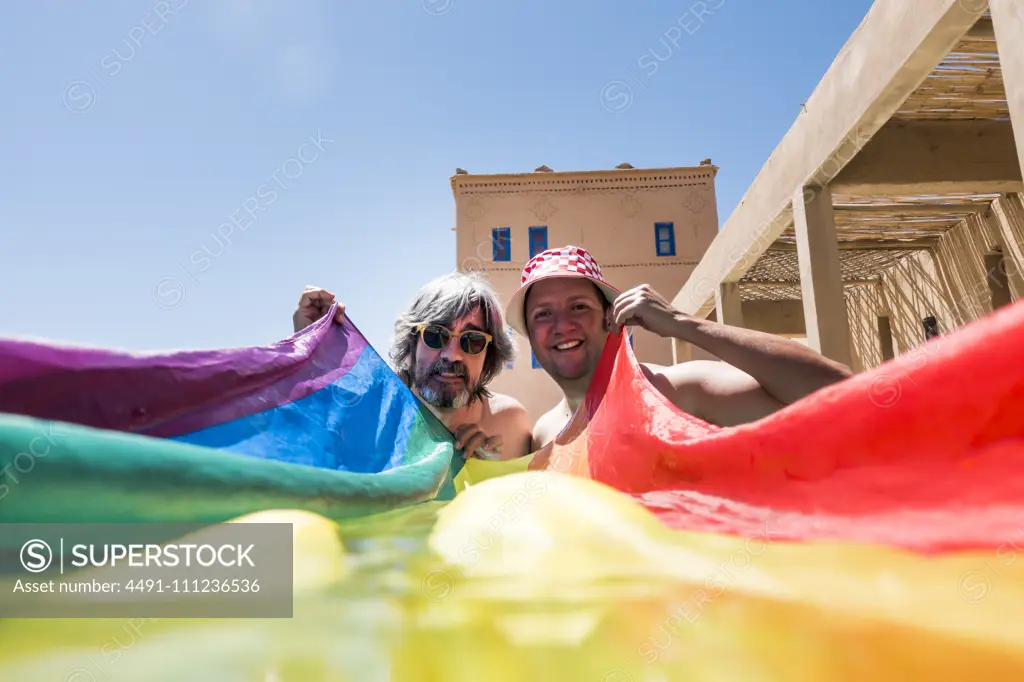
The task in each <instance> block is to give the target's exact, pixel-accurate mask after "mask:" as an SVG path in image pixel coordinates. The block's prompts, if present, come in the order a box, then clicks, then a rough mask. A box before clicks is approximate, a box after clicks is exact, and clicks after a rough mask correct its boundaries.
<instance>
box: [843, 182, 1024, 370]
mask: <svg viewBox="0 0 1024 682" xmlns="http://www.w3.org/2000/svg"><path fill="white" fill-rule="evenodd" d="M1022 248H1024V202H1022V197H1021V195H1020V194H1011V195H1007V196H1006V197H1004V198H1002V199H999V200H997V201H996V202H995V203H994V204H993V208H992V210H990V211H988V212H987V213H986V214H984V215H974V216H970V217H969V218H967V219H965V220H963V221H961V222H960V223H959V224H958V225H957V226H956V227H954V228H952V229H950V230H949V231H948V232H946V233H945V234H944V235H943V236H942V237H941V238H940V239H939V243H938V246H937V247H936V248H935V249H934V250H933V251H920V252H918V253H915V254H913V255H911V256H909V257H907V258H905V259H903V260H902V261H901V262H899V263H898V264H896V265H894V266H892V267H890V268H887V269H886V270H885V271H883V272H882V277H881V279H882V284H881V285H880V286H858V287H851V288H849V289H847V297H846V301H847V310H848V312H849V316H850V330H851V336H852V341H853V349H854V356H855V357H854V363H855V365H857V366H856V367H855V369H858V370H862V369H869V368H872V367H876V366H877V365H879V364H881V363H882V361H883V356H882V341H881V340H880V337H879V322H878V318H879V317H880V316H886V317H888V318H889V326H890V328H891V334H892V348H893V351H894V354H895V355H899V354H900V353H905V352H906V351H908V350H910V349H911V348H914V347H915V346H917V345H919V344H921V343H923V342H924V341H925V340H926V339H925V329H924V324H923V322H922V320H923V319H924V318H926V317H929V316H933V317H935V319H936V323H937V326H938V330H939V333H946V332H949V331H952V330H954V329H956V328H958V327H961V326H963V325H964V324H966V323H968V322H971V321H973V320H977V319H978V318H980V317H982V316H984V315H986V314H988V313H990V312H992V310H993V291H992V287H991V286H990V283H994V284H995V285H996V288H997V289H998V287H999V286H1000V282H1001V280H1002V279H1003V277H1005V279H1006V284H1007V289H1008V295H1007V296H1006V298H1005V299H1004V301H1005V300H1007V299H1008V300H1009V301H1016V300H1019V299H1020V298H1021V297H1022V296H1024V276H1022V273H1024V259H1022V258H1021V256H1020V254H1021V251H1022ZM999 251H1001V252H1002V254H1003V259H1002V261H1001V266H1000V264H999V261H998V260H997V259H992V258H991V256H992V254H995V253H997V252H999ZM986 256H989V259H988V260H987V261H986ZM996 297H997V298H996V301H997V302H998V301H999V299H998V294H996Z"/></svg>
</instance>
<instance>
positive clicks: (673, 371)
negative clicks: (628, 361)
mask: <svg viewBox="0 0 1024 682" xmlns="http://www.w3.org/2000/svg"><path fill="white" fill-rule="evenodd" d="M640 367H641V369H643V371H644V374H645V375H646V376H647V379H648V380H650V381H651V382H652V383H654V384H655V385H658V384H666V383H667V384H668V385H671V386H672V387H673V388H676V389H685V388H686V387H688V386H692V387H699V388H702V389H707V390H713V389H714V387H715V386H721V385H723V384H729V383H732V382H739V383H742V384H749V383H750V382H751V381H753V377H751V376H750V375H749V374H747V373H746V372H744V371H742V370H740V369H737V368H736V367H733V366H732V365H730V364H728V363H726V362H721V361H717V360H690V361H687V362H681V363H679V364H678V365H671V366H664V365H654V364H650V363H642V364H641V365H640Z"/></svg>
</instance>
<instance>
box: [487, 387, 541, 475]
mask: <svg viewBox="0 0 1024 682" xmlns="http://www.w3.org/2000/svg"><path fill="white" fill-rule="evenodd" d="M488 408H489V410H490V415H489V417H488V422H489V425H488V429H492V430H493V431H494V433H495V435H500V436H501V438H502V441H503V444H502V459H514V458H517V457H523V456H525V455H528V454H529V453H530V444H531V442H532V438H533V433H532V429H531V424H530V414H529V413H528V412H527V411H526V408H525V407H523V404H522V403H520V402H519V401H518V400H516V399H515V398H513V397H511V396H507V395H502V394H500V393H497V394H494V395H492V396H491V397H490V399H489V400H488Z"/></svg>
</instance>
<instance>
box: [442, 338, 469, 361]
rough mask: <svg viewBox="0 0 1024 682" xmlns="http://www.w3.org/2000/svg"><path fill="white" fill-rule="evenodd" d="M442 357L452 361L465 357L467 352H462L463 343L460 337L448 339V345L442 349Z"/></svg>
mask: <svg viewBox="0 0 1024 682" xmlns="http://www.w3.org/2000/svg"><path fill="white" fill-rule="evenodd" d="M441 357H443V358H445V359H446V360H450V361H452V362H456V361H462V360H463V359H464V358H465V353H463V352H462V345H461V344H460V343H459V340H458V339H455V338H452V339H450V340H449V341H448V345H446V346H445V347H444V348H442V349H441Z"/></svg>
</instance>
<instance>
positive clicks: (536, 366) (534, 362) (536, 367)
mask: <svg viewBox="0 0 1024 682" xmlns="http://www.w3.org/2000/svg"><path fill="white" fill-rule="evenodd" d="M530 361H531V362H532V363H533V368H534V369H541V366H540V363H539V362H537V356H536V355H534V354H533V351H530Z"/></svg>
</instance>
